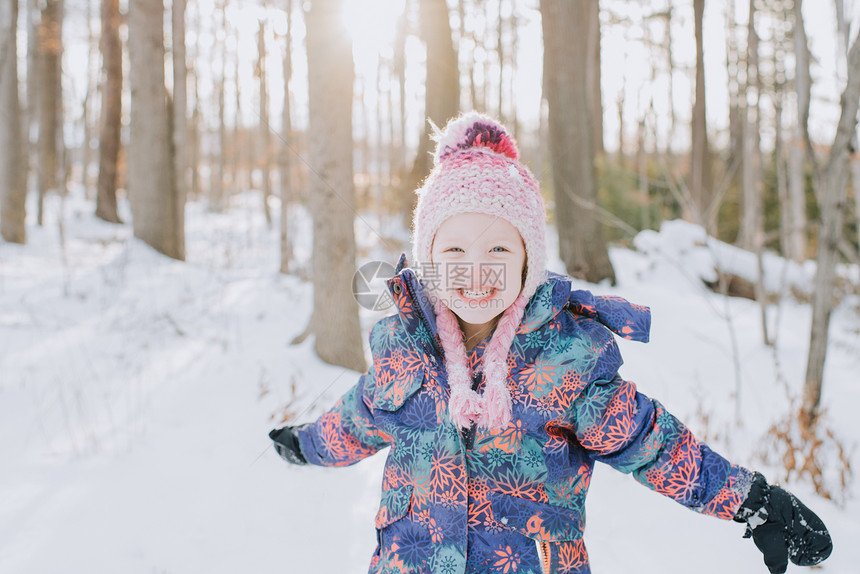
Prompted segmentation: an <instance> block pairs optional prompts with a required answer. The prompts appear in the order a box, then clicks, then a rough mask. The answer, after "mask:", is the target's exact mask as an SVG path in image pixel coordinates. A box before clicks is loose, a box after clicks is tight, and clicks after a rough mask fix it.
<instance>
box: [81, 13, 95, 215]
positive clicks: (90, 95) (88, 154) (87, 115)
mask: <svg viewBox="0 0 860 574" xmlns="http://www.w3.org/2000/svg"><path fill="white" fill-rule="evenodd" d="M86 14H87V15H86V18H87V36H88V37H87V46H88V50H87V93H86V94H85V95H84V101H83V105H82V106H81V107H82V114H81V123H82V124H83V128H84V144H83V146H82V147H83V150H82V154H81V155H82V157H81V160H82V163H83V169H82V170H81V185H82V186H83V188H84V194H85V196H86V198H87V199H92V198H93V195H92V186H91V185H90V165H92V162H93V146H92V141H93V137H94V135H93V132H94V131H95V130H96V129H97V128H96V126H94V125H93V124H94V123H95V122H94V121H93V119H92V116H93V114H92V113H91V108H92V107H93V103H92V102H93V100H95V99H96V98H97V96H98V91H99V88H98V82H99V80H98V76H99V72H98V62H97V61H96V59H97V57H98V44H97V42H96V32H95V26H94V23H93V20H95V18H94V17H93V16H94V15H93V2H92V0H87V11H86Z"/></svg>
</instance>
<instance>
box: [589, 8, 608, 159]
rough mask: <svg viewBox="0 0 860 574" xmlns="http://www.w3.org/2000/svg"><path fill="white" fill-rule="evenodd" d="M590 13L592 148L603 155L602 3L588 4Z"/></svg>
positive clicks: (599, 154) (595, 152)
mask: <svg viewBox="0 0 860 574" xmlns="http://www.w3.org/2000/svg"><path fill="white" fill-rule="evenodd" d="M585 8H586V10H587V11H588V13H587V16H586V17H587V21H588V28H587V30H588V43H587V50H588V52H587V76H586V81H587V82H588V111H589V114H590V116H591V148H592V150H594V154H595V155H596V156H601V155H603V151H604V148H603V92H602V90H601V85H600V1H599V0H593V1H592V2H586V3H585Z"/></svg>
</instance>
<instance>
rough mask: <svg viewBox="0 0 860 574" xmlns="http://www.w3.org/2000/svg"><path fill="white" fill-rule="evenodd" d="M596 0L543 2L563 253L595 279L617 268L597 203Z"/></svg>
mask: <svg viewBox="0 0 860 574" xmlns="http://www.w3.org/2000/svg"><path fill="white" fill-rule="evenodd" d="M590 1H591V0H576V1H570V0H541V2H540V10H541V19H542V22H543V24H542V25H543V38H544V61H543V69H544V82H545V84H544V86H545V90H546V98H547V103H548V105H549V117H548V124H549V145H550V156H551V161H552V173H553V185H554V192H555V203H556V210H555V215H556V222H557V225H558V234H559V252H560V255H561V259H562V261H563V262H564V263H565V265H566V266H567V272H568V273H569V274H570V275H572V276H574V277H577V278H580V279H584V280H586V281H589V282H593V283H596V282H599V281H602V280H603V279H610V280H611V281H612V283H615V272H614V270H613V269H612V264H611V263H610V261H609V253H608V250H607V247H606V243H605V242H604V240H603V229H602V225H601V223H600V218H599V211H598V207H597V180H596V175H595V167H594V148H593V143H594V140H593V138H592V134H591V124H592V115H591V113H590V112H591V110H592V107H591V106H590V105H589V101H590V100H591V99H592V98H591V94H590V92H589V86H590V84H589V80H588V74H589V65H588V55H589V51H588V38H589V36H588V26H589V20H588V19H587V18H583V17H582V14H584V13H586V12H587V10H588V9H589V7H588V4H589V3H590Z"/></svg>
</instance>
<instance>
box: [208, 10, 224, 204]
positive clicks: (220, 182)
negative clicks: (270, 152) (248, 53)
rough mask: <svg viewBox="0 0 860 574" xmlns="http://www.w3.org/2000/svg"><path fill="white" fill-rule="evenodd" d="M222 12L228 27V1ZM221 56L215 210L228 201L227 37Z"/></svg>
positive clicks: (212, 199) (213, 186)
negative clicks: (226, 172)
mask: <svg viewBox="0 0 860 574" xmlns="http://www.w3.org/2000/svg"><path fill="white" fill-rule="evenodd" d="M218 8H219V11H220V12H221V26H222V28H224V29H226V28H227V2H226V0H222V1H221V4H220V5H219V6H218ZM218 53H219V55H220V56H221V57H220V61H219V64H220V67H221V69H220V71H219V74H218V85H217V93H218V153H217V156H216V161H215V166H214V169H212V170H211V171H212V176H211V180H212V184H211V186H210V192H209V207H210V209H212V210H213V211H221V210H222V209H223V208H224V205H225V203H226V198H225V197H224V195H225V194H224V171H225V170H224V166H225V165H226V163H227V125H226V119H225V117H224V109H225V107H226V103H227V95H226V92H227V42H226V37H225V39H224V41H222V42H221V43H220V50H219V51H218Z"/></svg>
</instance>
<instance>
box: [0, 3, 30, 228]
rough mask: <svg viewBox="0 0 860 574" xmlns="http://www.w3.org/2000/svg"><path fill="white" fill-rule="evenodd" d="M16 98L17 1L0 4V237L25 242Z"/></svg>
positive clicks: (24, 196)
mask: <svg viewBox="0 0 860 574" xmlns="http://www.w3.org/2000/svg"><path fill="white" fill-rule="evenodd" d="M24 141H25V140H24V138H23V137H22V133H21V105H20V101H19V98H18V1H17V0H12V1H11V2H3V3H2V4H0V150H2V151H0V235H2V237H3V239H5V240H6V241H8V242H10V243H25V242H26V241H27V228H26V226H25V218H26V199H27V187H26V165H27V163H26V160H25V157H26V156H25V150H26V147H25V145H24Z"/></svg>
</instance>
